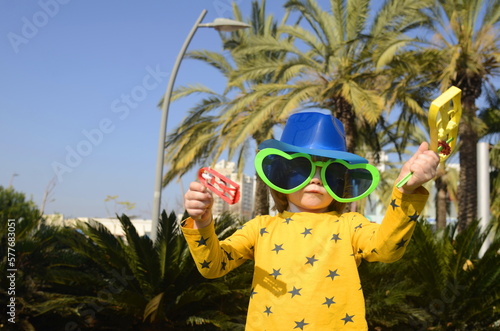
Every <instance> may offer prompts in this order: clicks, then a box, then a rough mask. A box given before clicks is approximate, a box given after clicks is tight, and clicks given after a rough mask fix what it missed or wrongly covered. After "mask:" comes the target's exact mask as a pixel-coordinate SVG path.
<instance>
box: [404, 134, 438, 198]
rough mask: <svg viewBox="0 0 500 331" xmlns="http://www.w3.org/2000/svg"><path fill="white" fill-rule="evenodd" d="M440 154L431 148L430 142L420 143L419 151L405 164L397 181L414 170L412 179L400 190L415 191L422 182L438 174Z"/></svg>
mask: <svg viewBox="0 0 500 331" xmlns="http://www.w3.org/2000/svg"><path fill="white" fill-rule="evenodd" d="M439 161H440V159H439V156H438V155H437V154H436V153H435V152H434V151H431V150H429V144H428V143H426V142H423V143H422V144H420V147H419V148H418V150H417V152H416V153H415V154H414V155H413V156H412V157H411V158H410V159H409V160H408V161H407V162H406V163H405V164H404V165H403V168H402V169H401V172H400V174H399V177H398V179H397V181H396V182H399V181H400V180H401V179H402V178H404V177H405V176H406V175H407V174H408V173H409V172H412V173H413V175H412V176H411V178H410V180H409V181H408V182H407V183H406V184H405V185H404V186H403V187H402V188H400V190H401V191H402V192H404V193H413V191H414V190H416V189H417V188H418V187H420V186H422V184H425V183H427V182H428V181H429V180H431V179H433V178H434V177H435V176H436V172H437V167H438V166H439Z"/></svg>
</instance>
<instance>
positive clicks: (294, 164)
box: [262, 154, 312, 190]
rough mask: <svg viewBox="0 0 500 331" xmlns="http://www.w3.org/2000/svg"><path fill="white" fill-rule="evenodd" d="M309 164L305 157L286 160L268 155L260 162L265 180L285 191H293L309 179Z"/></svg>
mask: <svg viewBox="0 0 500 331" xmlns="http://www.w3.org/2000/svg"><path fill="white" fill-rule="evenodd" d="M311 167H312V165H311V162H310V161H309V160H308V159H306V158H305V157H297V158H294V159H292V160H288V159H286V158H284V157H282V156H279V155H274V154H271V155H268V156H266V157H265V158H264V160H263V161H262V170H263V171H264V174H265V175H266V177H267V179H268V180H269V181H270V182H271V183H273V184H274V185H276V186H278V187H280V188H282V189H285V190H290V189H293V188H295V187H297V186H299V185H300V184H302V183H304V181H305V180H306V179H307V178H308V177H309V174H310V173H311Z"/></svg>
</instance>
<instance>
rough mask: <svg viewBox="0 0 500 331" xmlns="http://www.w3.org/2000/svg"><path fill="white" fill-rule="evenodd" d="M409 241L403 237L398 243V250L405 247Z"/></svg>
mask: <svg viewBox="0 0 500 331" xmlns="http://www.w3.org/2000/svg"><path fill="white" fill-rule="evenodd" d="M407 241H408V240H404V239H401V241H400V242H398V243H397V244H396V246H397V248H396V250H398V249H400V248H402V247H404V246H405V244H406V242H407Z"/></svg>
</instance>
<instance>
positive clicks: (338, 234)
mask: <svg viewBox="0 0 500 331" xmlns="http://www.w3.org/2000/svg"><path fill="white" fill-rule="evenodd" d="M339 236H340V233H337V234H334V235H333V237H332V239H330V240H335V243H337V240H342V238H340V237H339Z"/></svg>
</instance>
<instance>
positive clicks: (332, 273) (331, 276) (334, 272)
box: [326, 269, 340, 280]
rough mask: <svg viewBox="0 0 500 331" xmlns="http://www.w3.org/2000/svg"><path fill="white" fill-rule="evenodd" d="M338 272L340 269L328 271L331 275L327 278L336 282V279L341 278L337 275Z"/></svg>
mask: <svg viewBox="0 0 500 331" xmlns="http://www.w3.org/2000/svg"><path fill="white" fill-rule="evenodd" d="M337 270H339V269H335V271H331V270H328V271H329V272H330V274H329V275H328V276H326V277H330V278H331V279H332V280H335V277H337V276H340V275H339V274H338V273H337Z"/></svg>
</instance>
